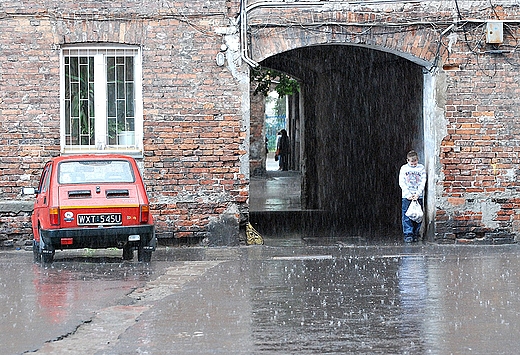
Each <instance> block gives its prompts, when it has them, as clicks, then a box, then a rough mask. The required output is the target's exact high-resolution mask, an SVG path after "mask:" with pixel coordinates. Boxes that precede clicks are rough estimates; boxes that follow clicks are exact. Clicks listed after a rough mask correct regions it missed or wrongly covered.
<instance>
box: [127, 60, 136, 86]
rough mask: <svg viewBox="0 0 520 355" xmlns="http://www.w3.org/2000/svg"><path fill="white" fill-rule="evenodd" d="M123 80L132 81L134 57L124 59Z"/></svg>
mask: <svg viewBox="0 0 520 355" xmlns="http://www.w3.org/2000/svg"><path fill="white" fill-rule="evenodd" d="M125 69H126V71H125V80H126V81H127V82H128V81H134V57H126V67H125Z"/></svg>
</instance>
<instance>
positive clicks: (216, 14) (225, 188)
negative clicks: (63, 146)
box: [0, 0, 249, 244]
mask: <svg viewBox="0 0 520 355" xmlns="http://www.w3.org/2000/svg"><path fill="white" fill-rule="evenodd" d="M238 9H239V1H235V0H233V1H231V0H226V1H225V0H221V1H177V2H170V3H158V2H155V1H144V2H143V1H141V2H138V3H135V2H134V1H115V2H114V1H96V2H90V1H89V2H59V1H55V2H52V1H51V2H46V3H45V4H42V3H41V2H34V3H30V2H24V3H5V2H4V3H2V5H1V11H2V12H3V13H4V15H3V16H2V19H1V20H0V46H1V48H2V50H1V52H0V59H1V62H0V105H1V106H0V116H1V117H2V120H1V121H0V127H1V132H2V134H1V136H0V146H1V149H0V163H1V164H0V169H1V170H0V196H1V197H2V199H3V200H4V201H9V200H22V201H23V200H24V198H23V197H22V196H21V195H20V189H21V187H22V186H28V185H32V186H35V185H36V184H37V179H38V177H39V174H40V172H41V168H42V167H43V164H44V162H45V161H46V160H47V159H48V158H49V157H51V156H57V155H59V154H60V145H59V138H60V131H59V127H60V111H59V110H60V102H59V87H60V83H59V80H60V77H59V54H60V51H59V48H60V46H61V45H64V44H70V43H96V42H107V43H125V44H134V45H139V46H141V47H142V54H143V104H144V109H143V111H144V157H143V163H142V165H143V167H144V169H143V175H144V178H145V180H146V184H147V187H148V190H149V194H150V197H151V200H152V203H153V206H152V209H153V213H154V215H155V216H156V220H157V233H158V236H159V237H162V238H171V237H175V238H192V237H193V238H198V239H202V238H205V237H207V238H209V242H210V244H211V243H212V242H213V243H220V242H222V240H221V239H222V238H220V237H219V236H218V235H219V226H224V228H225V229H226V231H229V230H231V231H232V233H231V235H229V236H227V238H228V239H227V240H225V241H224V243H225V244H234V243H237V241H238V238H239V235H238V233H239V232H238V231H239V225H241V224H243V223H244V221H245V220H246V219H247V207H246V201H247V198H248V190H247V179H248V172H249V170H248V165H247V146H248V142H247V139H248V122H247V115H246V113H247V107H248V105H249V103H248V102H247V101H248V91H247V93H246V94H244V93H243V92H244V91H245V90H244V89H243V86H244V85H245V84H244V82H245V81H244V78H247V68H245V67H242V66H241V63H240V61H239V60H238V59H239V54H238V53H239V52H238V49H237V48H234V47H233V45H235V44H236V43H238V39H237V36H236V35H233V33H232V31H231V32H230V34H228V33H227V32H226V31H219V30H218V29H219V28H226V27H228V26H229V25H230V18H235V17H236V16H237V13H238V11H239V10H238ZM228 42H229V43H228ZM223 43H228V44H230V47H231V48H230V49H228V51H227V52H226V56H227V59H228V60H227V62H226V65H224V66H222V67H219V66H217V65H216V61H215V58H216V55H217V53H218V52H219V51H220V50H221V45H222V44H223ZM235 47H236V46H235ZM237 58H238V59H237ZM244 102H247V104H246V105H244ZM27 221H28V213H27V212H25V214H23V215H21V216H18V217H16V216H15V215H13V214H12V213H11V212H9V213H7V212H6V213H4V217H3V218H2V219H1V220H0V233H4V234H5V235H9V237H10V238H23V237H24V236H27V235H30V228H29V226H28V224H27ZM230 224H231V229H230V227H229V225H230ZM210 230H211V231H212V232H211V233H210V232H209V231H210ZM212 234H213V235H217V236H218V237H217V238H216V239H215V238H214V239H213V240H212Z"/></svg>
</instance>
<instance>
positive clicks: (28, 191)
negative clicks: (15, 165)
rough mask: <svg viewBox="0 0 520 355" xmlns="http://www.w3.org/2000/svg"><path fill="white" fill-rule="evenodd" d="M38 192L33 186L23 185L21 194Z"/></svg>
mask: <svg viewBox="0 0 520 355" xmlns="http://www.w3.org/2000/svg"><path fill="white" fill-rule="evenodd" d="M37 193H38V192H37V191H36V189H35V188H34V187H24V188H22V195H36V194H37Z"/></svg>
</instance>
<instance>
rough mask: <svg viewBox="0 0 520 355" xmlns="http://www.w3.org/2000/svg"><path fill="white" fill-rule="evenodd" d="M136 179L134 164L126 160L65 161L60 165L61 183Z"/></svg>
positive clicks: (59, 179)
mask: <svg viewBox="0 0 520 355" xmlns="http://www.w3.org/2000/svg"><path fill="white" fill-rule="evenodd" d="M134 181H135V177H134V173H133V170H132V166H131V165H130V162H128V161H126V160H81V161H64V162H61V163H60V165H59V167H58V182H59V183H60V184H85V183H103V182H134Z"/></svg>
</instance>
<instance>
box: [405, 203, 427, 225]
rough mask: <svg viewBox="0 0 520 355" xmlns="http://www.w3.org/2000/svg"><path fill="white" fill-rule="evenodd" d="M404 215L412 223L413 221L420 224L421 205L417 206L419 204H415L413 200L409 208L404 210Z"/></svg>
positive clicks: (421, 216)
mask: <svg viewBox="0 0 520 355" xmlns="http://www.w3.org/2000/svg"><path fill="white" fill-rule="evenodd" d="M405 215H406V217H408V218H410V219H411V220H412V221H414V222H416V223H421V222H422V219H423V211H422V208H421V205H420V204H419V202H417V200H413V201H412V202H411V203H410V206H409V207H408V209H407V210H406V213H405Z"/></svg>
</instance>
